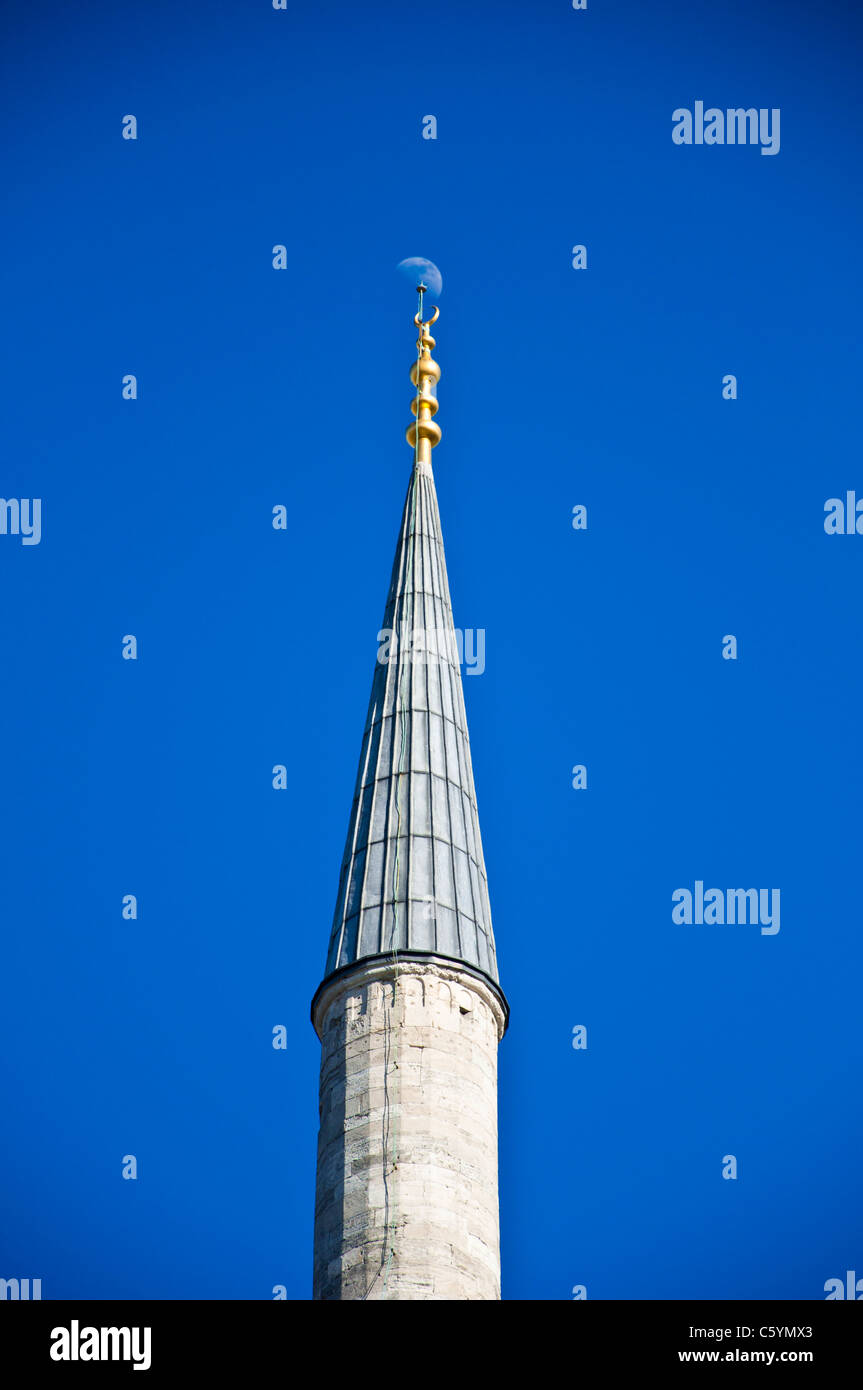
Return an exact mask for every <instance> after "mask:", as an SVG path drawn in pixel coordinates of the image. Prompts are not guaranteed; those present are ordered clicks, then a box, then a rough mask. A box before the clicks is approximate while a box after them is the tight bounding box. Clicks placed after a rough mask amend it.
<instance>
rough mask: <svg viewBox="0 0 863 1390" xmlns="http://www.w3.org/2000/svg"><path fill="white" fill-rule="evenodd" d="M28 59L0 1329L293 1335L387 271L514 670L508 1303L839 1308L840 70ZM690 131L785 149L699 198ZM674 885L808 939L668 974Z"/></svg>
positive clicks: (370, 543) (850, 855) (848, 711)
mask: <svg viewBox="0 0 863 1390" xmlns="http://www.w3.org/2000/svg"><path fill="white" fill-rule="evenodd" d="M5 29H6V43H5V50H6V56H5V68H6V72H5V76H4V84H3V85H4V91H5V99H4V114H3V123H4V133H5V137H6V138H5V142H4V143H5V145H6V147H7V152H6V165H7V187H8V188H9V190H10V198H9V202H8V211H7V218H6V221H7V229H6V251H5V255H4V257H3V260H2V266H0V272H2V280H3V284H2V299H3V308H4V321H5V332H4V335H3V348H4V362H3V380H4V384H5V386H6V394H7V406H6V429H5V435H6V439H5V448H4V451H3V465H2V470H0V480H2V486H0V493H2V495H3V496H4V497H6V498H22V497H28V498H32V497H40V498H41V499H42V508H43V510H42V539H41V542H40V544H39V545H35V546H23V545H21V544H20V541H19V538H16V537H14V536H10V535H5V536H0V585H2V593H3V612H4V619H5V621H4V647H3V649H4V657H5V660H4V680H3V685H2V696H0V709H2V718H3V750H4V752H3V772H4V782H5V788H6V792H5V795H4V798H3V804H4V821H5V824H4V831H3V835H2V863H3V869H2V872H3V887H4V893H3V897H4V907H5V911H4V921H5V926H6V929H5V931H4V935H3V944H4V952H3V954H4V970H3V972H2V983H0V1004H2V1012H3V1018H4V1046H3V1049H2V1074H3V1093H4V1100H3V1105H2V1122H0V1123H2V1126H3V1129H4V1131H5V1133H4V1136H3V1146H2V1147H3V1154H4V1158H3V1161H2V1167H3V1169H4V1173H3V1177H2V1183H0V1187H2V1203H3V1207H4V1211H3V1215H2V1222H0V1264H2V1266H3V1268H2V1269H0V1275H2V1276H4V1277H12V1276H19V1277H41V1278H42V1280H43V1296H44V1297H76V1296H80V1297H91V1298H95V1297H118V1298H138V1297H158V1298H195V1297H198V1298H217V1297H223V1298H249V1299H257V1298H269V1297H271V1296H272V1293H271V1290H272V1288H273V1286H274V1285H276V1284H283V1285H284V1286H285V1287H286V1289H287V1291H288V1295H289V1296H290V1297H295V1298H307V1297H309V1296H310V1292H311V1241H312V1218H313V1204H314V1163H315V1141H316V1126H317V1066H318V1058H319V1044H318V1042H317V1039H316V1038H315V1035H314V1033H313V1030H312V1028H311V1024H310V1022H309V1017H308V1009H309V1002H310V1000H311V996H312V994H313V992H314V990H315V988H316V986H317V984H318V982H319V980H320V977H321V973H322V970H323V966H324V960H325V954H326V947H327V940H328V934H329V928H330V922H331V917H332V911H333V905H334V902H335V895H336V889H337V886H338V870H339V864H340V859H341V854H342V848H343V840H344V833H345V828H346V825H347V819H348V812H349V809H350V800H351V795H352V790H353V782H354V776H355V770H356V758H357V755H358V752H359V745H360V738H361V732H362V726H363V719H364V716H365V710H366V702H367V699H368V691H369V687H370V682H371V675H372V668H373V663H374V653H375V648H376V642H375V636H376V633H377V630H378V627H379V624H380V619H381V615H382V613H383V607H384V600H385V596H386V588H387V583H388V579H389V571H390V565H391V560H392V553H393V548H394V545H395V540H396V533H397V528H398V523H399V518H400V514H401V507H402V502H403V497H404V491H405V487H406V484H407V477H408V471H409V468H410V462H411V454H410V450H409V449H408V446H407V445H406V443H405V442H404V429H405V427H406V425H407V424H408V422H409V420H410V411H409V405H410V398H411V391H412V388H411V385H410V382H409V379H408V371H409V368H410V365H411V361H412V358H413V353H414V346H413V332H412V325H411V315H412V314H413V311H414V307H415V305H414V299H413V296H412V295H411V293H410V291H409V289H408V288H407V287H406V286H405V284H404V282H403V281H402V280H401V279H400V278H399V277H398V276H397V274H396V272H395V265H396V263H397V262H398V261H399V260H401V259H402V258H403V257H406V256H412V255H422V256H428V257H431V258H432V259H433V260H434V261H435V262H436V263H437V264H438V265H439V266H440V267H441V269H442V271H443V276H444V288H443V294H442V296H441V318H440V322H439V325H438V329H439V331H438V332H437V341H438V348H437V351H436V356H437V357H438V359H439V361H440V363H441V366H442V372H443V375H442V380H441V385H440V402H441V408H440V414H439V416H438V421H439V423H440V424H441V426H442V429H443V442H442V444H441V446H440V448H439V449H437V450H436V451H435V471H436V476H437V485H438V493H439V499H440V506H441V514H442V519H443V526H444V537H445V541H446V546H447V557H448V563H449V576H450V585H451V589H452V593H453V602H454V608H455V619H456V623H457V625H458V626H460V627H462V628H483V629H485V632H486V669H485V671H484V673H483V674H482V675H481V676H476V677H468V678H466V681H465V687H466V691H465V695H466V703H467V710H468V719H469V723H470V731H471V740H472V749H473V759H474V772H475V778H476V784H477V793H478V799H479V809H480V819H481V824H482V830H483V839H484V846H485V854H486V862H487V867H488V874H489V885H490V893H491V904H492V912H493V917H494V924H495V931H496V936H497V945H498V956H499V963H500V970H501V980H502V983H503V986H504V989H505V990H506V992H507V995H508V998H509V1000H510V1004H511V1009H512V1020H511V1027H510V1031H509V1034H508V1035H507V1037H506V1038H505V1040H504V1042H503V1043H502V1045H501V1050H500V1163H501V1189H500V1190H501V1222H502V1266H503V1296H504V1297H505V1298H510V1299H513V1298H542V1299H566V1298H569V1297H570V1296H571V1289H572V1287H573V1285H575V1284H584V1285H586V1287H587V1290H588V1297H589V1298H615V1299H617V1298H622V1299H627V1298H645V1297H654V1298H661V1299H673V1298H681V1297H686V1298H689V1297H695V1298H767V1297H771V1298H819V1297H823V1296H824V1295H823V1286H824V1282H825V1280H826V1279H828V1278H830V1277H833V1276H837V1275H838V1276H842V1275H844V1272H845V1270H846V1269H857V1270H859V1271H860V1272H861V1273H863V1213H861V1194H860V1185H859V1154H860V1144H861V1119H860V1111H859V1101H858V1099H857V1097H858V1093H859V1075H860V1067H861V1052H863V1034H861V1027H860V1010H859V997H860V985H859V981H860V972H861V964H863V948H861V943H860V927H861V913H860V891H859V887H860V872H861V869H860V834H859V805H860V779H861V773H863V767H861V762H863V758H861V748H860V739H859V718H860V715H859V711H860V709H861V693H863V692H861V685H863V661H861V637H860V612H861V599H863V591H861V580H860V569H861V565H863V538H861V537H859V536H854V537H851V536H844V537H838V536H827V535H825V532H824V527H823V517H824V503H825V501H826V500H827V499H828V498H830V497H834V496H844V494H845V492H846V490H849V489H856V490H857V492H858V495H860V496H861V497H863V468H861V464H860V448H859V440H858V430H859V426H858V419H857V415H858V407H857V400H858V397H859V379H860V372H861V362H860V347H859V341H860V323H861V317H863V316H861V303H860V289H859V240H860V235H859V234H860V214H861V190H860V181H859V147H860V136H861V130H860V127H861V113H860V102H859V95H858V83H857V75H858V73H859V62H860V41H861V29H863V22H861V18H860V16H859V14H858V13H856V12H855V11H853V9H852V8H851V7H849V6H845V5H840V4H838V3H836V4H831V3H825V4H823V5H822V6H820V7H819V8H818V9H817V10H816V9H813V8H811V7H810V6H808V5H803V4H799V3H796V4H795V3H792V4H787V3H779V0H775V3H773V2H772V0H769V2H765V0H759V3H743V0H730V3H727V4H725V5H723V6H715V5H710V4H707V3H702V2H699V3H692V0H665V3H663V4H661V5H659V4H657V5H645V4H637V3H634V2H633V0H628V2H627V0H619V3H614V4H613V3H601V0H589V8H588V10H587V11H586V12H584V13H577V12H574V11H573V10H572V9H571V7H569V6H568V5H567V4H566V3H564V0H557V3H548V2H547V0H542V2H541V3H536V4H530V5H515V4H512V3H496V4H491V3H472V4H470V5H464V4H456V3H441V4H436V5H435V6H434V7H433V8H431V9H429V10H424V11H417V10H416V8H413V9H411V8H409V7H404V6H396V5H383V4H378V5H371V6H366V7H357V6H355V5H346V4H326V3H323V4H320V5H316V6H314V7H312V6H307V5H297V4H294V3H293V2H292V0H289V8H288V10H287V11H285V12H277V11H274V10H273V9H272V6H271V4H270V3H269V0H267V3H264V0H256V3H246V4H239V3H230V4H229V3H212V4H207V5H206V6H198V5H195V6H192V5H189V4H185V3H179V4H157V3H147V4H144V5H140V6H128V7H124V6H116V5H108V4H104V3H103V4H99V3H94V4H91V5H88V6H87V7H85V9H84V10H83V11H82V10H81V8H80V7H69V6H61V5H58V4H56V3H54V4H52V3H49V4H47V5H40V6H38V7H33V6H32V5H25V4H23V3H10V4H9V5H8V6H7V7H6V13H5ZM696 100H704V101H705V103H706V105H708V106H709V105H715V106H717V107H720V108H726V107H736V106H755V107H758V108H760V107H767V108H771V109H772V108H779V109H781V113H782V115H781V149H780V152H779V153H778V155H776V156H773V157H763V156H762V155H761V154H760V152H759V150H758V149H757V148H749V147H742V148H741V147H732V146H723V147H713V148H708V147H694V146H693V147H680V146H677V145H675V144H673V142H672V140H671V138H670V136H671V126H672V121H671V115H672V111H673V110H674V109H675V108H678V107H690V108H691V107H693V105H694V103H695V101H696ZM127 113H133V114H135V115H136V117H137V120H138V139H137V140H136V141H134V142H133V141H126V140H123V139H122V138H121V121H122V117H123V116H124V115H126V114H127ZM429 113H431V114H434V115H436V117H437V120H438V138H437V140H435V141H431V140H423V139H422V138H421V126H422V118H423V116H424V115H426V114H429ZM275 244H284V245H285V246H286V247H287V248H288V256H289V269H288V270H286V271H284V272H281V271H275V270H273V268H272V251H271V248H272V247H273V246H274V245H275ZM575 244H584V245H586V246H587V248H588V268H587V270H585V271H575V270H573V269H572V267H571V258H572V257H571V247H572V246H573V245H575ZM126 373H134V374H135V375H136V376H137V379H138V383H139V397H138V399H137V400H136V401H124V400H123V399H122V398H121V380H122V378H123V376H124V375H125V374H126ZM727 373H733V374H735V375H736V376H737V378H738V383H739V395H738V399H737V400H735V401H725V400H723V399H722V393H721V384H722V378H723V376H724V375H726V374H727ZM578 503H581V504H584V505H586V506H587V508H588V528H587V530H586V531H584V532H581V533H576V532H574V531H573V529H572V527H571V524H570V519H571V513H572V508H573V506H574V505H576V504H578ZM277 504H282V505H284V506H285V507H286V508H287V511H288V528H287V530H286V531H284V532H276V531H274V530H273V529H272V526H271V516H272V508H273V506H275V505H277ZM127 633H134V634H135V635H136V636H137V638H138V642H139V659H138V661H137V662H127V661H123V660H122V659H121V641H122V638H123V636H124V635H125V634H127ZM728 633H733V634H735V635H736V636H737V638H738V643H739V650H738V659H737V660H736V661H725V660H723V659H722V656H721V647H722V638H723V636H724V635H725V634H728ZM277 763H284V764H286V765H287V767H288V769H289V775H290V786H289V789H288V790H287V791H285V792H275V791H274V790H273V789H272V785H271V782H272V776H271V769H272V767H273V766H274V765H275V764H277ZM576 763H583V764H585V765H586V766H587V768H588V787H587V790H585V791H574V790H573V789H572V787H571V785H570V783H571V774H570V769H571V768H572V766H573V765H574V764H576ZM699 879H700V880H703V881H704V882H705V884H707V885H708V886H714V885H716V886H721V887H738V886H739V887H752V886H758V887H765V888H776V887H778V888H780V889H781V895H782V897H781V901H782V925H781V930H780V932H779V933H778V934H777V935H775V936H766V935H761V934H760V933H759V932H758V929H757V928H755V927H707V926H701V927H696V926H691V927H684V926H676V925H674V924H673V923H672V920H671V906H672V904H671V894H672V892H673V891H674V890H675V889H676V888H678V887H690V888H691V887H692V886H693V885H694V883H695V881H696V880H699ZM127 893H134V894H136V895H137V897H138V901H139V905H140V906H139V918H138V920H137V921H136V922H133V923H129V922H124V921H123V920H122V918H121V900H122V898H123V895H124V894H127ZM276 1024H283V1025H284V1026H285V1027H286V1028H287V1031H288V1047H287V1049H286V1050H285V1051H283V1052H276V1051H274V1050H273V1048H272V1046H271V1038H272V1029H273V1026H274V1025H276ZM576 1024H584V1025H586V1027H587V1029H588V1048H587V1050H586V1051H583V1052H577V1051H574V1050H573V1048H572V1047H571V1036H572V1029H573V1026H574V1025H576ZM130 1153H131V1154H135V1155H136V1157H137V1159H138V1164H139V1177H138V1180H137V1181H136V1182H126V1181H123V1180H122V1178H121V1176H120V1174H121V1164H122V1158H123V1155H125V1154H130ZM726 1154H734V1155H735V1156H736V1157H737V1160H738V1165H739V1166H738V1174H739V1175H738V1179H737V1180H736V1181H724V1180H723V1179H722V1178H721V1166H722V1158H723V1155H726Z"/></svg>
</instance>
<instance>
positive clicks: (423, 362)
mask: <svg viewBox="0 0 863 1390" xmlns="http://www.w3.org/2000/svg"><path fill="white" fill-rule="evenodd" d="M419 288H420V299H422V290H423V289H424V288H425V287H424V286H422V287H419ZM439 314H440V309H437V308H436V309H435V311H434V313H433V314H432V316H431V318H430V319H426V321H425V322H423V317H422V309H420V312H419V313H418V314H414V323H415V324H416V326H417V328H418V329H419V336H418V337H417V360H416V362H414V364H413V366H412V367H411V381H412V382H413V384H414V386H415V387H416V388H417V393H416V396H415V397H414V399H413V401H412V402H411V410H412V411H413V414H414V416H415V417H416V418H415V420H414V422H413V423H412V424H410V425H408V428H407V431H406V433H405V438H406V439H407V442H408V444H410V446H411V448H412V449H414V450H415V452H416V464H417V467H418V468H419V467H420V466H425V467H426V468H431V451H432V449H433V448H434V447H435V445H436V444H439V443H440V437H441V431H440V425H436V424H435V422H434V420H433V419H432V416H433V415H435V414H436V413H437V407H438V400H437V384H438V382H439V381H440V367H439V366H438V364H437V362H435V361H434V359H433V357H432V349H433V348H434V346H435V340H434V338H433V337H432V335H431V333H430V332H429V329H430V327H431V325H432V324H433V323H435V322H436V321H437V317H438V315H439ZM417 435H419V443H417Z"/></svg>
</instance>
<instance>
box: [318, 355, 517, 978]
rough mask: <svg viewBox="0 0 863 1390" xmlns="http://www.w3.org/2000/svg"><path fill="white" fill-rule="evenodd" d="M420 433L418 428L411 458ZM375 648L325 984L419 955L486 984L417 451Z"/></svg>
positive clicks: (484, 905) (449, 641)
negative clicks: (362, 967)
mask: <svg viewBox="0 0 863 1390" xmlns="http://www.w3.org/2000/svg"><path fill="white" fill-rule="evenodd" d="M422 334H423V330H422V329H421V336H422ZM425 337H426V338H427V340H428V341H429V342H430V343H431V345H432V346H433V345H434V340H433V339H430V338H428V334H427V331H426V333H425ZM431 365H432V366H434V365H435V364H434V363H432V364H431ZM419 372H420V377H421V378H422V377H423V375H424V373H423V369H422V366H420V369H419ZM420 389H421V390H422V389H425V388H424V387H421V388H420ZM418 400H422V396H418ZM435 408H436V401H435ZM415 413H417V415H418V419H419V420H420V421H422V420H423V418H426V419H429V418H430V415H426V414H425V412H423V411H419V412H416V411H415ZM413 430H414V427H413V426H412V427H411V430H409V431H408V437H409V439H410V440H411V442H414V443H416V439H415V435H414V434H413V433H412V431H413ZM432 431H434V432H436V434H437V438H440V432H439V430H438V429H437V426H436V425H434V423H433V422H432V424H431V428H430V430H429V432H428V435H427V436H425V437H424V432H423V428H422V424H420V435H421V440H420V443H421V444H422V445H425V438H426V437H427V438H429V440H430V442H431V443H436V442H437V438H434V436H433V435H432ZM378 640H379V648H378V657H377V660H376V663H375V672H374V677H373V680H372V693H371V699H370V700H369V710H368V716H367V718H366V726H365V732H364V734H363V743H362V749H361V752H360V762H359V769H358V771H357V781H356V790H355V792H354V800H353V806H352V808H351V815H350V823H349V825H348V835H347V842H346V844H345V853H344V858H343V861H342V871H341V879H340V883H339V892H338V899H337V901H336V910H335V916H334V919H333V929H332V935H331V938H330V949H329V954H328V957H327V968H326V974H327V975H329V974H331V973H332V972H333V971H335V970H339V969H341V968H343V967H345V966H349V965H352V964H354V963H355V962H356V961H359V960H362V959H363V958H365V957H368V956H375V955H381V954H384V953H390V952H393V951H396V952H401V951H420V952H429V953H433V954H436V955H441V956H448V957H451V958H454V959H456V960H459V961H463V962H465V963H466V964H468V965H471V966H474V967H476V968H478V969H479V970H482V971H483V972H484V973H485V974H487V975H489V976H491V978H492V979H493V980H494V981H495V982H497V981H498V971H497V960H496V957H495V947H494V936H493V934H492V926H491V912H490V909H489V900H488V886H487V883H486V871H485V861H484V859H483V852H482V840H481V838H480V830H479V816H478V814H477V804H476V793H475V790H474V782H473V770H472V767H471V758H470V744H469V740H468V732H467V720H466V718H465V708H464V694H463V691H462V682H461V673H460V669H459V652H458V649H457V645H456V639H455V631H454V627H453V616H452V604H451V602H450V593H449V582H448V579H447V571H446V560H445V558H444V548H443V539H442V536H441V525H440V513H439V511H438V501H437V494H436V491H435V485H434V477H433V474H432V469H431V463H430V444H429V445H428V446H426V447H423V448H418V449H417V456H416V460H415V464H414V468H413V472H412V474H411V479H410V483H409V484H408V491H407V497H406V499H405V505H404V512H403V514H402V523H401V530H400V532H399V539H398V544H397V546H396V554H395V561H394V563H393V571H392V579H391V582H390V590H389V597H388V599H387V604H386V610H385V612H384V619H383V624H382V629H381V632H380V633H379V638H378Z"/></svg>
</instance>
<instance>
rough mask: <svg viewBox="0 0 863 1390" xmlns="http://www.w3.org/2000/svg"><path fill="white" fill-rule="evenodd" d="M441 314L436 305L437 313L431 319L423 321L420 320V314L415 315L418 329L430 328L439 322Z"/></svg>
mask: <svg viewBox="0 0 863 1390" xmlns="http://www.w3.org/2000/svg"><path fill="white" fill-rule="evenodd" d="M439 313H440V309H439V308H438V306H437V305H435V311H434V313H433V314H432V316H431V318H430V319H425V320H423V319H421V318H420V316H419V314H414V323H415V324H416V326H417V328H428V326H429V324H432V323H436V322H437V316H438V314H439Z"/></svg>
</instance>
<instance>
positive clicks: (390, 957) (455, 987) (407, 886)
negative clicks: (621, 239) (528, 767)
mask: <svg viewBox="0 0 863 1390" xmlns="http://www.w3.org/2000/svg"><path fill="white" fill-rule="evenodd" d="M418 289H419V296H420V300H419V303H420V308H419V313H418V314H417V315H416V317H415V319H414V322H415V323H416V325H417V329H418V338H417V360H416V362H415V363H414V364H413V367H412V368H411V381H412V382H413V383H414V385H415V387H416V397H415V399H414V401H413V405H412V410H413V413H414V416H415V417H416V418H415V420H414V422H413V423H412V424H411V425H410V427H409V428H408V431H407V439H408V443H409V444H411V445H412V446H413V449H414V464H413V469H412V472H411V479H410V483H409V484H408V491H407V498H406V500H405V506H404V512H403V514H402V523H401V530H400V532H399V538H398V544H397V546H396V555H395V562H394V564H393V570H392V580H391V582H390V590H389V597H388V599H387V604H386V610H385V613H384V620H383V625H382V632H381V633H379V635H378V640H379V642H380V646H379V650H378V658H377V662H376V665H375V673H374V677H373V680H372V693H371V699H370V701H369V711H368V717H367V719H366V726H365V732H364V734H363V742H362V749H361V751H360V762H359V770H358V772H357V782H356V790H355V792H354V800H353V806H352V809H351V815H350V822H349V825H348V836H347V843H346V845H345V853H344V859H343V861H342V871H341V879H340V883H339V892H338V899H337V902H336V911H335V917H334V920H333V929H332V936H331V938H330V949H329V955H328V957H327V966H326V973H325V976H324V980H323V982H322V984H321V985H320V986H319V987H318V990H317V993H316V994H315V997H314V999H313V1001H312V1022H313V1023H314V1026H315V1030H316V1032H317V1034H318V1037H319V1038H320V1040H321V1044H322V1056H321V1078H320V1131H319V1135H318V1168H317V1191H316V1202H315V1257H314V1297H315V1298H317V1299H360V1300H362V1299H497V1298H500V1238H499V1223H498V1190H497V1046H498V1042H499V1041H500V1039H501V1038H502V1037H503V1034H504V1030H505V1029H506V1025H507V1015H508V1006H507V1002H506V999H505V997H504V995H503V992H502V991H501V988H500V985H499V983H498V973H497V960H496V957H495V948H494V937H493V935H492V927H491V913H490V910H489V901H488V888H487V885H486V872H485V861H484V859H483V852H482V841H481V839H480V833H479V818H478V815H477V805H476V793H475V791H474V784H473V771H472V768H471V759H470V745H469V742H468V733H467V722H466V719H465V709H464V695H463V692H462V683H461V673H460V669H459V653H458V650H457V646H456V640H455V632H454V628H453V618H452V606H451V604H450V596H449V584H448V581H447V572H446V562H445V560H444V550H443V540H442V538H441V528H440V516H439V514H438V504H437V495H436V492H435V485H434V477H433V474H432V466H431V453H432V449H433V447H434V446H435V445H436V444H437V443H438V442H439V441H440V437H441V432H440V428H439V426H438V425H437V424H436V422H435V420H434V419H433V416H434V415H435V414H436V412H437V408H438V402H437V382H438V380H439V378H440V367H439V366H438V364H437V363H436V362H435V361H434V360H433V358H432V355H431V354H432V351H433V349H434V347H435V340H434V338H433V337H432V336H431V333H430V331H429V330H430V325H431V324H432V323H434V322H435V320H436V319H437V317H438V310H437V309H435V311H434V314H433V315H432V317H431V318H430V319H429V320H427V321H425V322H424V321H423V317H422V314H423V293H424V290H425V286H424V285H422V284H421V285H419V286H418Z"/></svg>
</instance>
